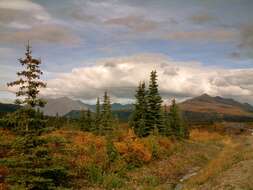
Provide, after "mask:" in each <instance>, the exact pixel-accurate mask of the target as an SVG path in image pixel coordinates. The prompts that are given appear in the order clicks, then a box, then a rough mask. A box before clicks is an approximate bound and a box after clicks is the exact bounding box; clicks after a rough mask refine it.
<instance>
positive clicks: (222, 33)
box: [163, 29, 237, 42]
mask: <svg viewBox="0 0 253 190" xmlns="http://www.w3.org/2000/svg"><path fill="white" fill-rule="evenodd" d="M236 36H237V32H235V31H233V30H224V29H210V30H202V31H201V30H198V31H197V30H195V31H182V32H181V31H180V32H171V33H169V34H167V35H164V36H163V38H164V39H168V40H187V41H196V40H201V41H202V40H206V41H208V40H212V41H221V42H224V41H231V40H233V39H235V37H236Z"/></svg>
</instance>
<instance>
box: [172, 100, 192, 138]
mask: <svg viewBox="0 0 253 190" xmlns="http://www.w3.org/2000/svg"><path fill="white" fill-rule="evenodd" d="M170 126H171V129H172V133H173V135H174V136H176V137H178V138H186V137H187V136H188V131H187V127H186V125H185V124H184V122H183V119H182V116H181V113H180V110H179V108H178V106H177V104H176V100H175V99H172V102H171V106H170Z"/></svg>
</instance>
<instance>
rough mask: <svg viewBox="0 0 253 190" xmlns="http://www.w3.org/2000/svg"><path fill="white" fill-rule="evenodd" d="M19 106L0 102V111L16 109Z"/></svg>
mask: <svg viewBox="0 0 253 190" xmlns="http://www.w3.org/2000/svg"><path fill="white" fill-rule="evenodd" d="M20 107H21V106H19V105H15V104H3V103H0V112H1V113H5V112H14V111H16V110H17V109H19V108H20Z"/></svg>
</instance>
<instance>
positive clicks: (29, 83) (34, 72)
mask: <svg viewBox="0 0 253 190" xmlns="http://www.w3.org/2000/svg"><path fill="white" fill-rule="evenodd" d="M19 62H20V64H21V65H22V66H23V67H25V69H24V70H23V71H20V72H17V75H18V77H19V79H18V80H16V81H14V82H10V83H8V84H7V85H8V86H19V90H18V91H17V92H16V96H17V97H21V99H18V98H17V99H16V103H17V104H26V105H27V106H29V107H32V108H33V107H35V106H40V107H43V106H44V105H45V101H44V100H43V99H41V98H39V97H38V95H39V92H40V90H39V89H40V88H45V87H46V83H44V82H43V81H41V80H40V76H41V75H42V74H43V72H42V71H41V70H40V64H41V61H40V60H39V59H35V58H33V57H32V51H31V46H30V45H29V42H28V44H27V46H26V53H25V58H24V59H22V58H21V59H19Z"/></svg>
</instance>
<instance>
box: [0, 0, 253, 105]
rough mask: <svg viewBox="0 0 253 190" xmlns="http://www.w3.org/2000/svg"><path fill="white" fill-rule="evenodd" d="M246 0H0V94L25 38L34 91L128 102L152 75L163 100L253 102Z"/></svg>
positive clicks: (252, 19)
mask: <svg viewBox="0 0 253 190" xmlns="http://www.w3.org/2000/svg"><path fill="white" fill-rule="evenodd" d="M252 10H253V1H252V0H103V1H102V0H71V1H69V0H0V99H2V100H3V99H6V98H8V99H10V98H14V95H13V93H12V92H11V89H7V87H6V82H8V81H12V80H14V79H15V78H16V76H15V73H16V71H17V70H19V69H20V66H19V65H18V62H17V59H18V58H20V57H22V56H23V55H24V45H25V44H26V42H27V40H30V41H31V43H32V47H33V54H34V56H35V57H40V58H41V59H42V69H43V71H44V77H43V78H44V79H45V80H46V81H47V84H48V87H47V89H45V90H43V91H42V94H43V95H44V96H50V97H60V96H69V97H72V98H76V99H81V100H83V101H87V102H90V101H92V100H93V99H94V98H95V97H97V96H101V95H102V94H103V92H104V91H105V90H108V91H109V93H110V94H111V95H112V98H113V101H115V102H129V101H131V99H132V98H133V96H134V91H135V88H136V86H137V85H138V82H139V81H141V80H145V81H148V78H149V73H150V71H151V70H153V69H156V70H157V71H158V74H159V84H160V90H161V94H162V96H163V97H164V99H170V98H171V97H177V98H178V99H179V100H180V99H185V98H189V97H194V96H197V95H200V94H202V93H208V94H210V95H220V96H224V97H232V98H235V99H237V100H240V101H247V102H250V103H252V104H253V11H252Z"/></svg>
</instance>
